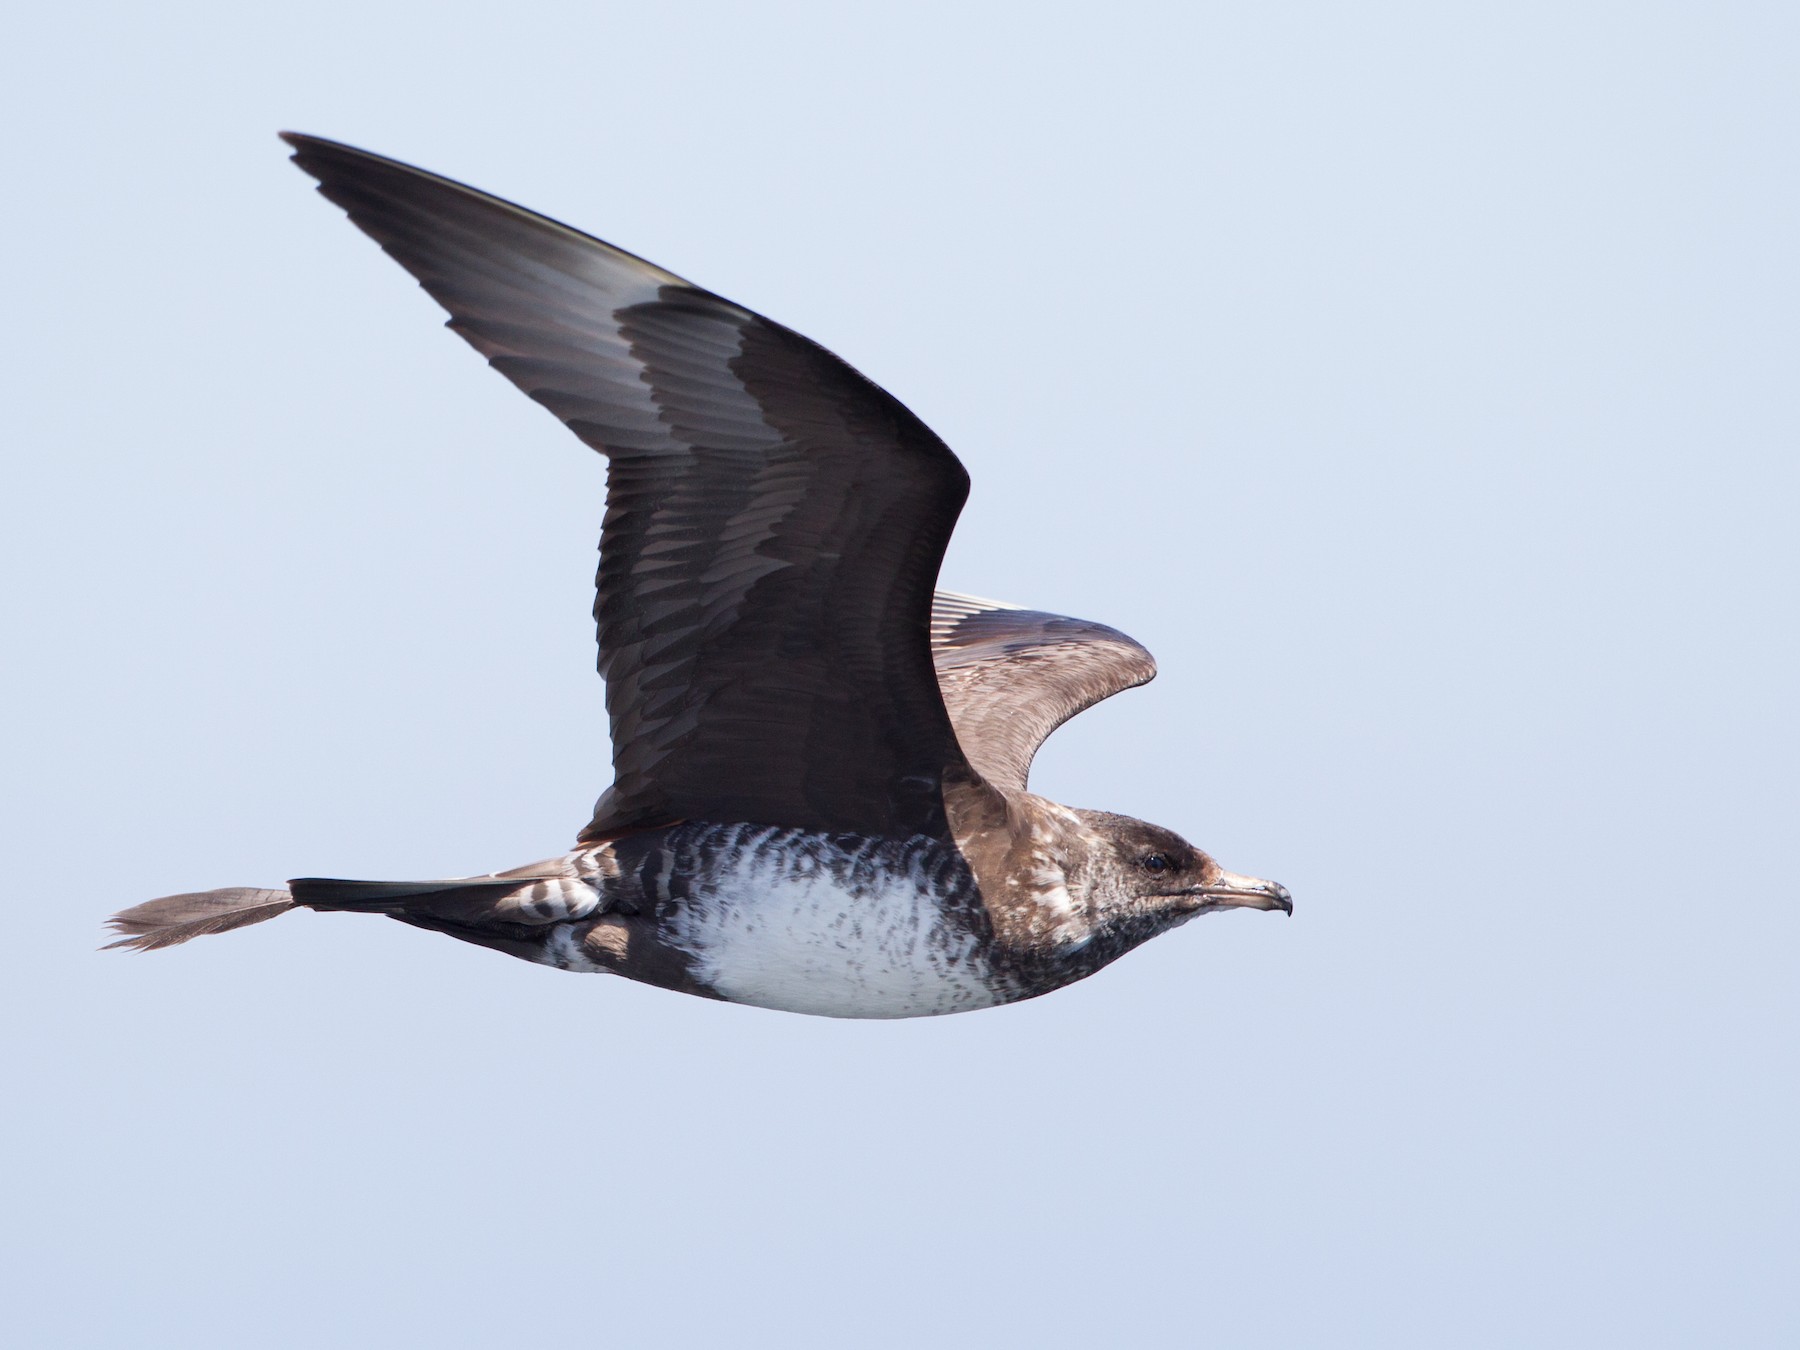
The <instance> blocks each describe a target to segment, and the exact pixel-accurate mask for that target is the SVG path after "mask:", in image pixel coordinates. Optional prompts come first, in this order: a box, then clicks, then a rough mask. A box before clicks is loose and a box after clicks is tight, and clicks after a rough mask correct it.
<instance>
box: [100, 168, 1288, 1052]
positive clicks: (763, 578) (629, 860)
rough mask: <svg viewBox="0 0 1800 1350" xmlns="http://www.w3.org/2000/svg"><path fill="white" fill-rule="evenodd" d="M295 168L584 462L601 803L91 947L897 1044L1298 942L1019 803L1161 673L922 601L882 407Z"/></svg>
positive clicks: (766, 330)
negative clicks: (516, 840) (611, 995)
mask: <svg viewBox="0 0 1800 1350" xmlns="http://www.w3.org/2000/svg"><path fill="white" fill-rule="evenodd" d="M284 139H285V140H287V141H288V143H289V144H290V145H291V146H292V147H293V151H294V154H293V158H294V161H295V163H297V164H298V165H299V166H300V168H302V169H303V170H305V171H306V172H307V173H309V174H311V175H312V176H313V177H314V178H316V179H318V190H319V191H320V192H321V193H323V194H324V196H325V197H326V198H328V199H329V200H330V201H332V202H334V203H336V204H337V205H338V206H339V207H341V208H343V210H344V211H345V212H347V213H348V214H349V217H350V220H351V222H352V223H353V224H355V225H356V226H357V227H358V228H360V229H361V230H362V231H363V232H364V233H365V234H368V235H369V236H370V237H372V238H373V239H374V240H375V241H376V242H377V243H379V244H380V245H381V246H382V248H383V249H385V250H386V251H387V253H388V254H389V256H391V257H392V258H393V259H394V260H395V261H396V262H398V263H399V264H400V265H401V266H402V267H404V268H405V269H406V270H407V271H409V272H411V273H412V274H413V276H414V277H416V278H417V279H418V281H419V284H420V285H421V286H423V287H424V288H425V290H426V291H427V292H428V293H429V294H430V295H431V297H432V299H434V300H436V301H437V302H438V304H440V305H441V306H443V308H444V309H446V310H448V311H449V313H450V320H449V327H450V328H452V329H454V330H455V331H456V332H457V333H458V334H460V335H461V336H462V338H463V339H464V340H465V341H466V342H468V343H469V345H471V346H472V347H474V348H475V349H476V350H477V351H478V352H480V353H481V354H482V355H483V356H485V357H486V358H487V359H488V362H489V363H490V364H491V365H492V366H493V367H494V368H495V369H496V370H498V371H499V372H500V373H501V374H502V375H504V376H505V377H506V378H507V379H509V380H511V381H512V382H513V383H514V384H515V385H517V386H518V387H519V388H520V389H522V390H523V391H524V392H525V393H526V394H528V395H530V396H531V397H532V398H533V399H535V400H536V401H537V402H539V403H541V404H543V405H544V406H545V407H546V408H548V409H549V410H550V411H551V412H552V413H554V414H555V415H556V416H557V417H558V418H560V419H561V420H562V422H563V423H564V424H565V425H566V426H567V427H568V428H569V430H571V431H572V432H574V433H575V435H576V436H578V437H580V439H581V440H582V441H584V442H586V443H587V444H588V445H589V446H591V447H592V448H593V449H595V450H598V451H599V452H600V453H601V454H602V455H604V456H605V457H606V464H607V476H606V512H605V520H604V524H603V525H602V527H601V534H600V569H599V577H598V580H597V583H596V584H597V588H598V597H597V599H596V600H595V602H594V618H595V621H596V624H597V626H598V629H599V644H600V658H599V667H600V674H601V675H602V676H603V677H604V678H605V681H606V707H607V712H608V714H609V716H610V720H611V725H612V747H613V775H614V776H613V783H612V786H611V787H609V788H607V790H606V792H605V793H604V795H602V796H601V798H600V800H599V802H598V804H597V805H596V807H595V810H594V815H593V818H592V820H591V821H589V823H588V824H587V826H586V828H584V829H583V830H582V831H581V833H580V835H579V837H578V839H577V841H576V844H575V846H574V848H573V849H572V850H571V851H570V852H568V853H565V854H563V855H562V856H561V857H557V858H551V859H549V860H547V861H544V862H538V863H532V864H530V865H528V866H525V867H517V868H514V869H512V870H511V871H506V872H496V873H493V874H490V875H488V876H481V877H469V878H461V879H455V880H438V881H412V882H391V881H340V880H329V879H324V878H315V877H306V878H301V879H298V880H295V881H291V882H289V883H288V885H287V886H286V887H285V888H283V889H253V888H244V887H233V888H229V889H225V890H215V891H203V892H199V893H195V894H187V895H172V896H166V897H164V898H163V899H160V900H151V901H148V902H147V903H144V904H141V905H137V906H135V907H134V908H132V909H128V910H125V911H124V912H123V913H121V914H119V915H118V916H117V917H115V918H114V919H113V920H112V926H113V928H114V929H115V931H116V932H118V933H121V934H123V935H124V936H123V937H122V938H121V939H120V940H119V941H118V942H115V943H113V944H112V945H113V946H124V947H135V948H139V949H143V950H150V949H153V948H158V947H166V946H170V945H173V944H175V943H178V942H185V941H186V940H187V939H189V938H192V937H197V936H199V935H201V934H205V933H220V932H225V931H227V930H229V929H232V928H239V927H242V926H244V925H245V924H251V923H259V922H261V921H263V920H265V919H270V918H273V917H275V916H276V915H278V914H281V913H283V912H285V911H287V910H290V909H294V908H296V907H300V908H306V909H314V910H347V911H355V912H358V913H367V914H385V915H387V916H389V917H390V918H395V919H399V920H401V921H402V922H404V923H409V924H413V925H415V926H417V927H419V928H428V929H433V930H435V931H437V932H440V933H448V934H450V935H451V936H452V937H457V938H461V939H463V940H464V941H467V942H474V943H479V944H480V945H482V946H485V947H492V948H494V949H496V950H498V951H502V952H507V953H510V954H511V955H514V956H520V957H524V958H525V959H527V960H530V961H536V962H541V963H543V964H545V965H550V966H556V967H558V968H560V969H563V970H575V971H604V972H608V973H611V974H615V975H624V976H626V977H628V978H630V979H634V980H641V981H644V982H645V983H648V984H654V985H661V986H663V987H665V988H668V989H675V990H681V991H684V992H687V993H692V994H701V995H705V996H708V997H711V998H717V999H724V1000H728V1001H731V1002H737V1003H749V1004H756V1005H760V1006H762V1007H768V1008H779V1009H787V1010H791V1011H794V1012H804V1013H815V1014H821V1015H825V1016H831V1017H919V1016H929V1015H933V1014H938V1013H952V1012H962V1011H965V1010H969V1009H974V1008H984V1007H990V1006H993V1005H996V1004H1001V1003H1009V1002H1013V1001H1016V1000H1019V999H1025V998H1031V997H1034V996H1036V995H1039V994H1044V993H1048V992H1050V991H1051V990H1053V989H1058V988H1061V987H1062V986H1063V985H1066V984H1069V983H1071V982H1073V981H1075V980H1079V979H1081V978H1083V977H1084V976H1087V975H1090V974H1092V973H1093V972H1094V971H1096V970H1098V969H1100V967H1102V966H1104V965H1106V964H1108V963H1109V962H1111V961H1113V960H1115V959H1116V958H1118V957H1119V956H1121V955H1123V954H1124V953H1125V952H1127V951H1129V950H1131V949H1132V948H1133V947H1136V946H1137V945H1139V944H1140V943H1142V942H1144V941H1146V940H1148V939H1149V938H1152V937H1155V936H1156V935H1158V934H1159V933H1163V932H1166V931H1167V930H1169V929H1171V928H1174V927H1176V926H1178V925H1180V924H1182V923H1185V922H1186V921H1187V920H1189V919H1191V918H1193V917H1194V916H1195V915H1197V914H1205V913H1208V912H1211V911H1215V910H1221V909H1228V908H1250V909H1264V910H1274V909H1279V910H1284V911H1288V912H1292V908H1293V906H1292V902H1291V900H1290V899H1289V896H1288V893H1287V891H1286V890H1285V889H1284V888H1283V887H1281V886H1279V885H1276V884H1275V883H1274V882H1270V881H1262V880H1258V879H1257V878H1255V877H1248V876H1239V875H1237V874H1235V873H1232V872H1227V871H1225V870H1224V869H1222V868H1221V867H1220V866H1219V865H1218V864H1217V863H1216V862H1214V861H1213V859H1212V858H1211V857H1209V856H1208V855H1207V854H1205V853H1203V852H1201V851H1200V850H1199V849H1197V848H1195V847H1193V846H1192V845H1191V844H1189V843H1187V842H1186V841H1185V840H1184V839H1182V838H1180V837H1179V836H1178V835H1176V834H1173V833H1172V832H1170V831H1168V830H1165V829H1161V828H1159V827H1157V826H1155V825H1149V824H1146V823H1144V822H1143V821H1139V820H1132V819H1130V818H1128V817H1125V816H1119V815H1113V814H1110V813H1108V812H1105V811H1087V810H1076V809H1073V808H1070V807H1065V806H1060V805H1058V804H1057V803H1055V802H1052V801H1049V800H1047V799H1045V798H1043V797H1039V796H1035V795H1034V794H1032V793H1031V792H1030V791H1028V790H1027V787H1026V780H1027V773H1028V771H1029V769H1030V766H1031V760H1032V757H1033V755H1035V754H1036V752H1037V748H1038V746H1039V745H1040V744H1041V743H1042V742H1043V740H1044V738H1045V737H1046V736H1048V735H1049V734H1050V733H1051V732H1052V731H1054V730H1055V729H1056V728H1057V727H1058V726H1060V725H1061V724H1062V723H1063V722H1065V721H1067V720H1068V719H1069V718H1070V717H1073V716H1074V715H1075V714H1076V713H1079V712H1081V711H1082V710H1083V709H1085V708H1088V707H1091V706H1092V705H1094V704H1095V703H1097V702H1099V701H1100V700H1101V699H1104V698H1106V697H1108V696H1109V695H1112V694H1116V693H1118V692H1119V691H1120V690H1122V689H1128V688H1131V687H1132V686H1134V685H1139V684H1143V683H1144V682H1145V681H1147V680H1149V679H1150V678H1151V676H1152V675H1154V674H1155V671H1156V667H1155V663H1154V662H1153V661H1152V659H1151V657H1150V653H1149V652H1147V651H1145V650H1144V648H1143V647H1141V646H1139V645H1138V644H1137V643H1136V642H1134V641H1132V640H1131V639H1130V638H1128V637H1126V636H1125V635H1124V634H1123V633H1119V632H1117V631H1115V630H1113V629H1111V628H1107V627H1104V626H1103V625H1100V624H1096V623H1088V622H1084V621H1082V620H1079V619H1070V618H1064V617H1061V616H1059V615H1055V614H1045V613H1038V612H1035V611H1032V610H1027V609H1020V608H1016V607H1013V606H1010V605H1003V604H998V603H995V602H992V601H986V600H977V599H974V598H972V597H969V596H963V595H955V594H950V593H947V592H941V591H934V587H935V586H936V583H937V574H938V567H939V564H940V562H941V560H942V558H943V554H944V547H945V544H946V543H947V542H948V540H949V538H950V531H951V527H952V526H953V525H954V524H955V521H956V517H957V514H958V513H959V512H960V510H961V509H962V505H963V501H964V498H965V497H966V496H967V494H968V486H969V480H968V475H967V474H966V473H965V472H964V470H963V467H962V465H961V463H959V462H958V460H957V458H956V456H955V455H953V454H952V453H951V452H950V449H949V447H947V446H946V445H945V444H944V443H943V442H942V441H941V440H939V439H938V438H937V436H935V435H934V434H932V432H931V430H930V429H929V428H927V427H926V426H925V425H924V424H923V423H922V422H920V421H919V419H918V418H916V417H914V416H913V415H912V414H911V413H910V412H909V411H907V409H906V408H905V407H903V406H902V405H901V404H900V402H899V401H898V400H896V399H895V398H894V397H893V396H892V395H890V394H888V393H887V392H886V391H885V390H883V389H881V388H879V387H878V386H877V385H875V384H874V383H872V382H871V381H870V380H868V379H867V378H866V377H864V376H863V375H861V374H860V373H859V372H857V371H856V370H854V369H852V368H851V367H850V366H849V365H847V364H846V363H845V362H843V361H841V360H839V359H838V358H837V357H836V356H834V355H832V354H831V353H830V352H828V351H826V350H825V349H824V348H823V347H820V346H819V345H818V344H817V343H814V342H811V341H809V340H807V339H806V338H804V337H801V336H800V335H799V334H798V333H795V332H793V331H791V330H790V329H787V328H784V327H782V326H781V325H780V324H778V323H774V322H771V321H770V320H768V319H765V318H763V317H761V316H760V315H758V314H754V313H752V312H750V311H749V310H747V309H744V308H743V307H742V306H740V305H735V304H733V303H731V302H730V301H729V300H725V299H723V298H721V297H720V296H717V295H714V294H712V293H711V292H710V291H706V290H703V289H701V288H700V287H698V286H695V285H693V284H691V283H690V282H687V281H684V280H683V279H682V278H680V277H678V276H676V275H675V274H674V273H672V272H666V271H664V270H663V269H662V268H660V267H657V266H655V265H654V264H652V263H648V262H645V261H644V260H643V259H641V258H637V257H634V256H632V255H631V254H629V253H626V252H624V251H623V250H621V249H617V248H614V247H612V246H611V245H609V244H605V243H602V242H601V241H600V240H598V239H594V238H591V237H589V236H588V235H585V234H581V233H579V232H578V231H576V230H572V229H570V228H568V227H567V226H565V225H560V224H558V223H556V222H555V221H552V220H549V219H546V218H545V217H543V216H540V215H537V214H535V213H533V212H530V211H526V210H524V209H522V208H520V207H518V206H514V205H512V204H511V203H509V202H505V201H502V200H501V199H499V198H497V197H493V196H490V195H488V194H487V193H485V192H478V191H476V190H474V189H472V188H468V187H465V186H463V185H461V184H459V183H455V182H452V181H451V180H449V179H447V178H441V177H439V176H437V175H435V174H431V173H425V172H423V171H421V170H418V169H415V168H412V167H410V166H408V165H405V164H401V163H397V162H396V161H394V160H390V159H384V158H382V157H380V156H377V155H372V154H369V153H367V152H365V151H362V150H357V149H353V148H352V147H350V146H347V145H340V144H337V143H335V142H332V141H327V140H321V139H318V138H316V137H312V136H301V135H287V136H285V137H284Z"/></svg>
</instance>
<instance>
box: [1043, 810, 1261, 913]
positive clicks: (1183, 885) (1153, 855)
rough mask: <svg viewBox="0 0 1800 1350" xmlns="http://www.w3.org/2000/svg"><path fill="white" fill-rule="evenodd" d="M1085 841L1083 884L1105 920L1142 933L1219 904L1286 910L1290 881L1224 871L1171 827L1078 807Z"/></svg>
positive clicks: (1222, 907) (1239, 907) (1211, 909)
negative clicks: (1288, 882)
mask: <svg viewBox="0 0 1800 1350" xmlns="http://www.w3.org/2000/svg"><path fill="white" fill-rule="evenodd" d="M1075 814H1076V815H1077V816H1078V817H1079V818H1080V820H1081V822H1082V824H1083V826H1084V827H1085V829H1084V830H1083V834H1084V835H1085V840H1084V842H1085V843H1086V845H1087V847H1086V848H1085V849H1084V850H1083V852H1084V853H1085V855H1086V856H1085V858H1084V860H1083V861H1084V864H1085V865H1084V866H1083V867H1082V868H1081V876H1080V883H1081V885H1082V887H1083V889H1084V890H1085V891H1086V892H1087V899H1088V903H1089V905H1090V906H1091V907H1092V910H1093V912H1095V913H1096V914H1097V916H1098V917H1100V919H1101V920H1102V922H1103V923H1104V924H1106V925H1107V926H1109V927H1110V926H1117V927H1119V928H1123V929H1130V930H1136V931H1139V932H1141V933H1142V937H1140V938H1139V940H1140V941H1141V940H1142V939H1143V937H1150V936H1153V935H1154V934H1156V933H1160V932H1164V931H1166V930H1168V929H1170V928H1174V927H1176V926H1177V925H1178V924H1182V923H1186V922H1187V921H1188V920H1189V919H1191V918H1193V917H1194V916H1195V915H1196V914H1210V913H1212V912H1213V911H1215V910H1221V909H1278V910H1281V911H1282V912H1283V913H1287V914H1291V913H1293V911H1294V902H1293V898H1292V897H1291V896H1289V895H1288V891H1287V887H1285V886H1282V885H1279V884H1278V883H1276V882H1273V881H1264V880H1262V879H1261V878H1259V877H1247V876H1240V875H1239V874H1238V873H1236V872H1227V871H1226V870H1225V869H1224V868H1222V867H1220V866H1219V864H1218V863H1216V862H1214V861H1213V859H1212V858H1211V857H1210V856H1209V855H1208V854H1206V853H1204V852H1202V851H1201V850H1200V849H1197V848H1195V847H1194V846H1193V845H1192V844H1190V843H1188V841H1187V840H1185V839H1183V838H1182V837H1181V836H1180V835H1178V834H1176V833H1175V832H1174V831H1173V830H1165V829H1164V828H1163V827H1162V826H1160V825H1152V824H1150V823H1149V822H1147V821H1142V820H1133V819H1132V818H1131V817H1130V816H1118V815H1113V814H1111V813H1110V812H1105V811H1079V812H1076V813H1075Z"/></svg>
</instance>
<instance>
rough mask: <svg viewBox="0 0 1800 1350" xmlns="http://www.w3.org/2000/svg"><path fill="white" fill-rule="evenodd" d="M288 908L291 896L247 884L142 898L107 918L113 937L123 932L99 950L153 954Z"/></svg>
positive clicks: (292, 901) (260, 920) (255, 921)
mask: <svg viewBox="0 0 1800 1350" xmlns="http://www.w3.org/2000/svg"><path fill="white" fill-rule="evenodd" d="M293 907H294V897H293V896H292V895H290V894H288V892H287V891H285V890H281V891H260V890H256V889H255V888H253V887H250V886H229V887H227V888H226V889H224V890H222V891H195V892H192V893H191V894H188V895H165V896H163V897H162V899H160V900H146V901H145V902H144V903H143V904H141V905H133V906H132V907H131V908H130V909H127V910H121V911H120V912H119V913H117V914H115V915H113V916H112V918H111V919H109V920H107V924H108V926H109V927H110V928H111V929H112V930H113V932H115V933H123V934H124V935H125V936H123V937H121V938H120V939H119V940H118V941H117V942H109V943H107V944H106V947H105V948H103V949H102V950H110V949H112V948H114V947H131V948H135V949H136V950H137V951H140V952H153V951H155V950H156V949H157V948H158V947H173V946H174V945H175V944H176V943H178V942H186V941H187V940H188V939H189V938H197V937H204V936H205V935H206V934H208V933H229V932H230V931H231V930H232V929H233V928H242V927H244V926H245V925H246V924H252V923H261V922H262V921H263V920H264V919H272V918H274V917H275V916H276V915H277V914H285V913H287V911H288V910H290V909H292V908H293Z"/></svg>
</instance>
